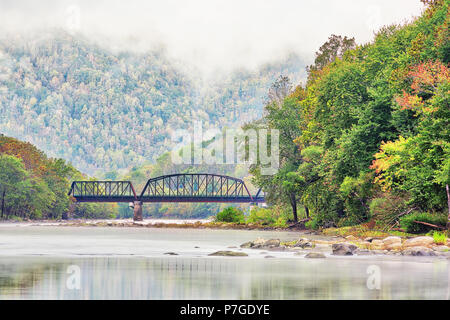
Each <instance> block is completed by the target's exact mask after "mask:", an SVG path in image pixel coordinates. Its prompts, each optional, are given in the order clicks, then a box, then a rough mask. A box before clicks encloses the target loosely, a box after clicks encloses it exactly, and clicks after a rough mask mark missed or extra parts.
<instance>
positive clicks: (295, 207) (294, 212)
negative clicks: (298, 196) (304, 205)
mask: <svg viewBox="0 0 450 320" xmlns="http://www.w3.org/2000/svg"><path fill="white" fill-rule="evenodd" d="M291 206H292V213H293V214H294V221H295V222H297V221H298V217H297V201H296V200H295V196H293V197H291Z"/></svg>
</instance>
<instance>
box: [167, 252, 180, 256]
mask: <svg viewBox="0 0 450 320" xmlns="http://www.w3.org/2000/svg"><path fill="white" fill-rule="evenodd" d="M164 254H165V255H168V256H177V255H178V253H175V252H166V253H164Z"/></svg>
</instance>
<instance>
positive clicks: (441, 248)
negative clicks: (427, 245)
mask: <svg viewBox="0 0 450 320" xmlns="http://www.w3.org/2000/svg"><path fill="white" fill-rule="evenodd" d="M433 250H434V251H436V252H450V248H449V247H447V246H436V247H433Z"/></svg>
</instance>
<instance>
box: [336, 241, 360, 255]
mask: <svg viewBox="0 0 450 320" xmlns="http://www.w3.org/2000/svg"><path fill="white" fill-rule="evenodd" d="M331 249H332V250H333V254H334V255H336V256H351V255H353V252H354V251H355V250H356V249H358V247H357V246H355V245H354V244H351V243H345V242H344V243H335V244H333V245H332V246H331Z"/></svg>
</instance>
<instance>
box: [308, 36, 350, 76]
mask: <svg viewBox="0 0 450 320" xmlns="http://www.w3.org/2000/svg"><path fill="white" fill-rule="evenodd" d="M355 48H356V42H355V38H347V37H342V36H338V35H335V34H332V35H331V36H330V37H329V38H328V41H327V42H325V43H324V44H323V45H322V46H321V47H320V48H319V51H318V52H316V58H315V60H314V64H313V65H311V66H309V67H307V71H308V77H310V79H312V78H313V77H314V73H316V72H317V71H319V70H322V69H323V68H324V67H325V66H326V65H328V64H330V63H331V62H333V61H334V60H336V58H340V59H341V58H342V57H343V56H344V53H345V52H346V51H348V50H351V49H355Z"/></svg>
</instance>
